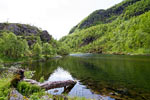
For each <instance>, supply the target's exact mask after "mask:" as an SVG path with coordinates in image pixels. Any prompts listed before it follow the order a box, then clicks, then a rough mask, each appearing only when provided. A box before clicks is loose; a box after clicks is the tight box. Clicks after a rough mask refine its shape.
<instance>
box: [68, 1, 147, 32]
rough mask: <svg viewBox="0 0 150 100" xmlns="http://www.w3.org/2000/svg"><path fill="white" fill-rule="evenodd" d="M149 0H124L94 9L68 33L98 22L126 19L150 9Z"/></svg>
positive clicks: (104, 22)
mask: <svg viewBox="0 0 150 100" xmlns="http://www.w3.org/2000/svg"><path fill="white" fill-rule="evenodd" d="M149 5H150V0H124V1H122V2H121V3H119V4H117V5H115V6H113V7H111V8H109V9H107V10H103V9H101V10H96V11H94V12H93V13H92V14H90V15H89V16H88V17H86V18H85V19H84V20H82V21H81V22H80V23H79V24H78V25H76V26H74V27H73V28H72V29H71V30H70V32H69V33H70V34H71V33H74V32H78V31H80V30H82V29H85V28H89V27H91V26H95V25H98V24H106V23H111V22H113V21H115V20H116V19H118V18H120V19H125V20H128V19H129V18H131V17H133V16H138V15H141V14H143V13H145V12H147V11H149V10H150V6H149Z"/></svg>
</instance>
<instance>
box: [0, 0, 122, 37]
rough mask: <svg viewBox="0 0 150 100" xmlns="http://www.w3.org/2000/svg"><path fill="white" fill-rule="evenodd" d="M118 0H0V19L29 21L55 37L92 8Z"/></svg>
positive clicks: (113, 3)
mask: <svg viewBox="0 0 150 100" xmlns="http://www.w3.org/2000/svg"><path fill="white" fill-rule="evenodd" d="M121 1H122V0H0V22H6V21H8V22H11V23H24V24H31V25H35V26H37V27H40V28H42V29H43V30H47V31H48V32H49V33H50V34H51V35H53V37H54V38H55V39H59V38H61V37H62V36H64V35H67V34H68V32H69V30H70V29H71V28H72V27H73V26H75V25H76V24H78V23H79V22H80V21H81V20H82V19H84V18H85V17H86V16H88V15H89V14H90V13H92V12H93V11H95V10H98V9H107V8H109V7H111V6H113V5H115V4H117V3H119V2H121Z"/></svg>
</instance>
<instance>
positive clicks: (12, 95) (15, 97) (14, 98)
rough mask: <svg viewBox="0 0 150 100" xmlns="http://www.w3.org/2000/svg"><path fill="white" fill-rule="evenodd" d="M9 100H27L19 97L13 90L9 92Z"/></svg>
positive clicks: (21, 96)
mask: <svg viewBox="0 0 150 100" xmlns="http://www.w3.org/2000/svg"><path fill="white" fill-rule="evenodd" d="M9 100H28V99H27V98H26V97H24V96H23V95H21V94H20V93H19V92H18V91H17V90H15V89H13V90H12V91H11V92H10V98H9Z"/></svg>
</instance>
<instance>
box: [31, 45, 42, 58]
mask: <svg viewBox="0 0 150 100" xmlns="http://www.w3.org/2000/svg"><path fill="white" fill-rule="evenodd" d="M33 54H34V56H36V57H37V58H39V57H40V56H41V55H42V47H41V46H40V45H39V43H38V42H37V43H35V44H34V46H33Z"/></svg>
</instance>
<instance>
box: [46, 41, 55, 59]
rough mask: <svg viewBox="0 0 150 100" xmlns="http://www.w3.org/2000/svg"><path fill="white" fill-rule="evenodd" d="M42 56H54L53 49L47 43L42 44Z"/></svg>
mask: <svg viewBox="0 0 150 100" xmlns="http://www.w3.org/2000/svg"><path fill="white" fill-rule="evenodd" d="M43 54H44V55H45V57H46V58H48V55H54V54H55V52H54V49H53V48H52V46H51V44H49V43H44V44H43Z"/></svg>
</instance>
